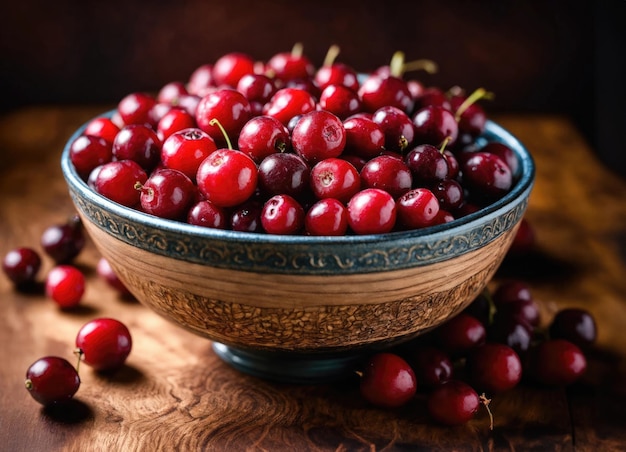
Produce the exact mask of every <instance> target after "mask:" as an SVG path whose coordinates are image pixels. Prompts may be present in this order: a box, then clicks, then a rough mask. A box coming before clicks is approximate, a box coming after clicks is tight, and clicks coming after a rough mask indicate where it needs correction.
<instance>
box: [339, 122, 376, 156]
mask: <svg viewBox="0 0 626 452" xmlns="http://www.w3.org/2000/svg"><path fill="white" fill-rule="evenodd" d="M343 127H344V129H345V131H346V147H345V152H347V153H350V154H354V155H357V156H359V157H363V158H364V159H366V160H369V159H371V158H373V157H376V156H378V155H380V154H381V152H382V151H383V150H384V149H385V133H384V132H383V129H382V128H381V127H380V126H379V125H378V124H376V123H375V122H374V121H372V120H371V119H368V118H364V117H355V116H352V117H350V118H348V119H346V120H345V121H344V123H343Z"/></svg>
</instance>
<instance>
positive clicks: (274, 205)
mask: <svg viewBox="0 0 626 452" xmlns="http://www.w3.org/2000/svg"><path fill="white" fill-rule="evenodd" d="M304 215H305V214H304V209H303V208H302V206H301V205H300V204H299V203H298V201H296V200H295V199H294V198H292V197H291V196H289V195H275V196H272V197H271V198H270V199H268V200H267V201H266V202H265V204H264V205H263V209H262V210H261V224H262V225H263V230H264V231H265V232H267V233H268V234H280V235H292V234H296V233H298V232H299V231H300V230H301V229H302V227H303V225H304Z"/></svg>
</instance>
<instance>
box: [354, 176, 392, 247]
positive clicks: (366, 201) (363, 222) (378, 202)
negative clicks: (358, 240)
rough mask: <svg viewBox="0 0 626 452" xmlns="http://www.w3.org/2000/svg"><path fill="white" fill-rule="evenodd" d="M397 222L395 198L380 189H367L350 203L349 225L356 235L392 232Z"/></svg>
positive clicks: (356, 195)
mask: <svg viewBox="0 0 626 452" xmlns="http://www.w3.org/2000/svg"><path fill="white" fill-rule="evenodd" d="M395 222H396V203H395V202H394V199H393V196H391V195H390V194H389V193H387V192H386V191H384V190H380V189H378V188H366V189H364V190H361V191H360V192H358V193H357V194H355V195H354V196H353V197H352V198H351V199H350V201H349V202H348V224H349V225H350V228H351V229H352V230H353V231H354V232H355V233H356V234H360V235H362V234H382V233H385V232H390V231H391V230H392V229H393V227H394V225H395Z"/></svg>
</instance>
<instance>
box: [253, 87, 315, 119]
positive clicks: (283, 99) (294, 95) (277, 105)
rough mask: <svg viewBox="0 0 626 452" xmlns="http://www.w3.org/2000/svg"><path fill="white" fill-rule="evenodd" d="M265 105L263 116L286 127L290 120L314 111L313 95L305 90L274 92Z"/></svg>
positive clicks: (293, 89) (286, 89)
mask: <svg viewBox="0 0 626 452" xmlns="http://www.w3.org/2000/svg"><path fill="white" fill-rule="evenodd" d="M266 105H267V108H266V109H265V111H264V114H266V115H268V116H272V117H273V118H276V119H278V120H279V121H280V122H282V123H283V124H284V125H285V126H287V125H288V124H289V121H290V120H291V119H292V118H294V117H296V116H300V115H304V114H306V113H308V112H310V111H313V110H315V106H316V102H315V98H314V97H313V95H312V94H310V93H309V92H307V91H305V90H302V89H298V88H282V89H279V90H278V91H276V93H275V94H274V95H273V96H272V98H271V99H270V101H269V102H268V103H267V104H266Z"/></svg>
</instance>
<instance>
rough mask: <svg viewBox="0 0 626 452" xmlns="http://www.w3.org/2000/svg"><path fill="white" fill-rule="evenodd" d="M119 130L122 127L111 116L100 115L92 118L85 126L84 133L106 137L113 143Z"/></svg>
mask: <svg viewBox="0 0 626 452" xmlns="http://www.w3.org/2000/svg"><path fill="white" fill-rule="evenodd" d="M119 131H120V128H119V127H118V126H117V125H115V123H114V122H113V121H112V120H111V119H110V118H105V117H100V118H95V119H92V120H91V121H90V122H89V123H88V124H87V126H86V127H85V130H84V132H83V134H84V135H88V136H94V137H99V138H104V139H105V140H106V141H108V142H109V144H112V143H113V140H114V139H115V135H117V133H118V132H119Z"/></svg>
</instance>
